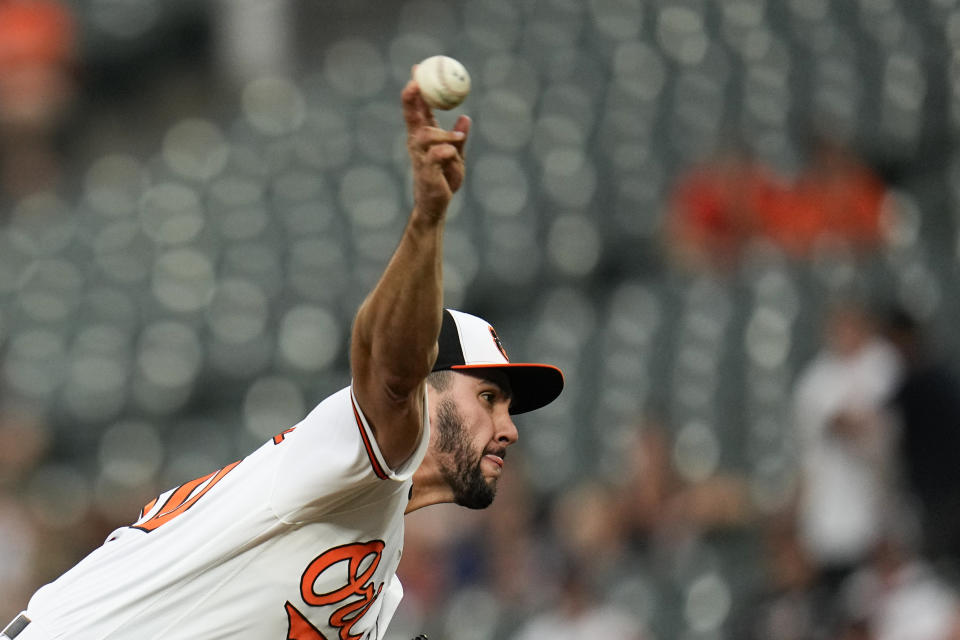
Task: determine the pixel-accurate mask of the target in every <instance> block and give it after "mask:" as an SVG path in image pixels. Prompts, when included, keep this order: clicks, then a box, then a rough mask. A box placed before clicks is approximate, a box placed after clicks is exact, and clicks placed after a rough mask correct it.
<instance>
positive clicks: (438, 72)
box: [413, 56, 470, 110]
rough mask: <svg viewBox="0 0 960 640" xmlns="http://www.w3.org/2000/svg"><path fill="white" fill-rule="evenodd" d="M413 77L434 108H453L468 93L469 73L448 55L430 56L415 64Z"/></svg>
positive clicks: (421, 92) (428, 102) (424, 97)
mask: <svg viewBox="0 0 960 640" xmlns="http://www.w3.org/2000/svg"><path fill="white" fill-rule="evenodd" d="M413 79H414V80H416V81H417V84H418V85H420V94H421V95H422V96H423V99H424V100H426V101H427V104H429V105H430V106H431V107H433V108H434V109H444V110H446V109H453V108H454V107H456V106H458V105H459V104H460V103H462V102H463V101H464V100H465V99H466V97H467V94H469V93H470V74H469V73H467V70H466V69H465V68H464V66H463V65H462V64H460V62H458V61H457V60H454V59H453V58H451V57H449V56H431V57H429V58H427V59H426V60H424V61H422V62H421V63H420V64H418V65H417V69H416V71H414V73H413Z"/></svg>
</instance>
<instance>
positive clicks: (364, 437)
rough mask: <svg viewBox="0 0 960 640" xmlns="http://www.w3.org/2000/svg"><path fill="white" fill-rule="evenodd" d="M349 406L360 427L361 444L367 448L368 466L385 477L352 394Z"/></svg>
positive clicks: (381, 477) (379, 475)
mask: <svg viewBox="0 0 960 640" xmlns="http://www.w3.org/2000/svg"><path fill="white" fill-rule="evenodd" d="M350 406H351V407H353V417H354V418H356V420H357V427H358V428H359V429H360V438H361V439H362V440H363V446H364V448H366V450H367V457H368V458H370V466H372V467H373V472H374V473H375V474H377V477H378V478H380V479H381V480H386V479H387V474H386V473H384V471H383V467H381V466H380V462H379V461H378V460H377V454H375V453H374V452H373V447H372V446H371V445H370V436H368V435H367V430H366V429H365V428H364V426H363V420H362V419H361V418H360V412H359V411H357V404H356V403H355V402H354V401H353V396H352V395H351V397H350Z"/></svg>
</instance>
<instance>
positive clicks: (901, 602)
mask: <svg viewBox="0 0 960 640" xmlns="http://www.w3.org/2000/svg"><path fill="white" fill-rule="evenodd" d="M909 520H910V518H909V517H907V518H904V519H899V518H898V521H899V522H898V524H895V525H892V526H891V527H890V528H889V529H888V530H887V531H886V533H885V534H884V535H883V537H882V538H881V539H880V540H879V541H878V542H877V544H876V546H875V547H874V549H873V550H872V552H871V554H870V560H869V562H868V563H866V564H865V565H864V566H863V567H861V568H860V569H858V570H857V571H856V572H855V573H854V574H852V575H851V576H850V578H849V579H848V580H847V581H846V583H845V584H844V585H843V592H842V601H843V615H844V622H843V627H842V631H841V639H842V640H846V639H848V638H849V639H850V640H853V639H855V638H867V639H869V640H954V639H955V638H956V637H957V636H956V635H954V634H955V632H956V630H957V627H956V626H955V625H956V620H957V612H958V607H957V606H958V600H957V594H956V592H955V591H954V590H953V589H952V588H951V587H950V586H949V585H948V584H947V583H946V582H944V581H943V580H942V579H941V578H940V577H938V576H937V575H936V573H934V572H933V571H932V570H931V568H930V566H929V565H927V563H926V562H925V561H923V560H922V559H921V558H920V557H919V556H918V555H917V554H916V552H915V549H914V542H913V541H912V540H911V539H910V538H911V537H912V534H910V533H909V531H907V530H906V529H905V528H904V527H903V526H901V525H902V523H903V522H908V521H909ZM891 524H892V523H891Z"/></svg>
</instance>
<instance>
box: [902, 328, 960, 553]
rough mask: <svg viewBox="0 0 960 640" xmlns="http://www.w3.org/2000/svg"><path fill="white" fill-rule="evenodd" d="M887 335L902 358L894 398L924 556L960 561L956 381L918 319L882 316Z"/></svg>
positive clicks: (959, 397)
mask: <svg viewBox="0 0 960 640" xmlns="http://www.w3.org/2000/svg"><path fill="white" fill-rule="evenodd" d="M886 329H887V335H888V336H889V338H890V340H891V342H892V343H893V345H895V346H896V348H897V350H898V351H899V352H900V355H901V356H902V358H903V361H904V364H905V371H904V376H903V378H902V380H901V382H900V384H899V386H898V387H897V389H896V393H895V394H894V396H893V401H892V407H893V411H894V414H895V417H896V419H897V420H898V423H899V425H898V426H899V431H898V434H899V452H900V459H901V466H902V471H903V475H904V481H905V483H906V488H907V490H908V491H909V492H910V493H911V494H912V497H913V498H914V499H915V500H916V505H915V506H916V507H917V508H918V511H919V517H920V523H921V529H922V537H923V544H922V549H923V552H924V554H925V555H926V556H927V557H928V558H930V559H932V560H946V561H949V562H950V564H952V565H953V567H952V569H954V570H956V569H957V568H958V567H957V563H958V562H960V464H958V463H957V458H956V452H957V451H960V381H958V379H957V376H956V373H955V372H954V371H953V370H952V368H951V367H950V365H948V364H947V362H945V361H944V360H943V359H942V358H941V357H940V356H939V355H938V352H936V351H935V350H934V349H933V348H932V346H931V345H930V344H928V340H927V336H926V332H925V331H924V328H923V327H922V326H921V324H920V322H919V321H918V320H917V319H916V318H915V317H914V316H913V315H911V314H910V313H909V312H907V311H906V310H904V309H894V310H893V311H891V313H890V314H889V317H888V318H887V325H886Z"/></svg>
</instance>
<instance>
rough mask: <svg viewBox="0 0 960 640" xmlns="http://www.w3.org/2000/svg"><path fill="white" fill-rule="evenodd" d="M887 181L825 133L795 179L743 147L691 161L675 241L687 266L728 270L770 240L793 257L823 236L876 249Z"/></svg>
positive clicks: (677, 256) (679, 193) (677, 203)
mask: <svg viewBox="0 0 960 640" xmlns="http://www.w3.org/2000/svg"><path fill="white" fill-rule="evenodd" d="M886 195H887V187H886V185H885V184H884V183H883V181H882V180H881V179H880V178H879V176H878V175H877V174H876V173H875V172H874V171H873V170H872V169H871V168H870V167H869V166H867V165H866V164H865V163H864V162H863V161H861V160H860V158H859V157H858V156H857V155H856V154H855V153H854V152H853V151H851V150H850V149H849V148H847V147H845V146H844V145H842V144H840V143H839V142H836V141H834V140H831V139H829V138H821V139H818V140H817V142H816V145H815V147H814V152H813V153H812V155H811V159H810V161H809V163H808V164H807V166H806V167H805V168H804V169H803V171H802V172H801V173H800V175H799V176H798V177H797V178H796V179H795V180H791V179H788V178H787V177H786V176H781V175H778V174H777V173H776V172H775V171H774V170H773V169H771V168H769V167H766V166H764V165H762V164H761V163H759V162H758V161H757V160H755V159H754V158H752V157H751V155H750V154H749V153H748V152H746V151H744V150H742V149H731V150H727V151H723V152H721V153H719V154H718V155H717V156H716V157H715V158H713V159H712V160H710V161H707V162H704V163H702V164H700V165H697V166H695V167H693V168H691V169H689V170H688V171H687V172H686V173H684V174H682V175H681V176H680V178H679V179H678V180H677V181H676V183H675V185H674V187H673V190H672V192H671V194H670V198H669V205H668V206H669V215H668V217H667V220H668V222H667V225H668V227H667V228H668V238H667V239H668V243H669V247H670V251H671V252H672V254H673V258H674V260H675V261H676V262H678V263H679V264H680V265H681V266H682V267H684V268H687V269H694V270H702V269H707V270H715V271H720V272H727V271H729V270H730V269H731V268H734V267H735V266H736V265H737V263H738V260H739V258H740V255H741V253H742V252H743V250H744V249H745V248H746V247H747V246H748V245H749V244H750V243H752V242H754V241H756V240H767V241H769V242H772V243H773V244H774V245H776V246H778V247H780V248H781V249H782V250H783V251H785V252H786V253H787V254H788V255H790V256H792V257H794V258H804V257H806V256H808V255H809V254H810V252H811V251H812V250H813V249H814V248H815V247H816V246H818V245H819V244H820V243H821V242H823V241H830V240H833V241H838V242H841V243H843V244H844V245H847V246H850V247H851V248H853V249H855V250H857V251H869V250H872V249H874V248H876V247H878V246H879V245H880V244H881V243H882V241H883V225H882V214H883V213H884V205H885V202H887V198H886Z"/></svg>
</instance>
